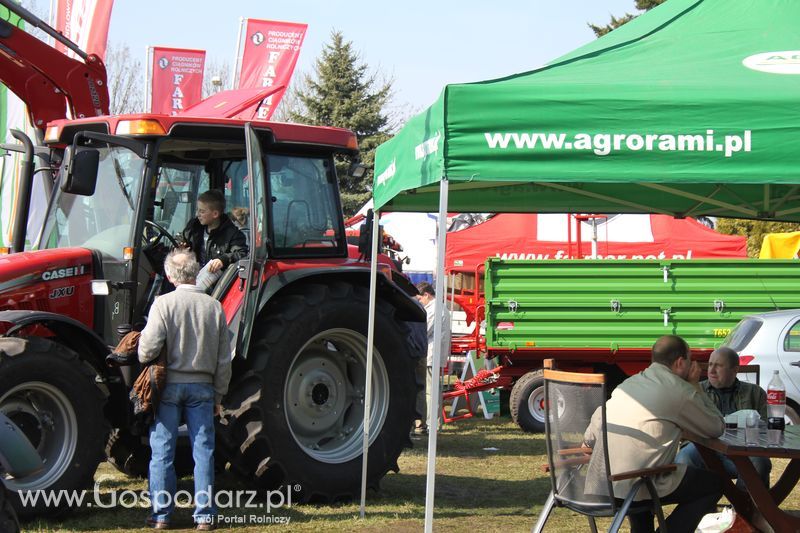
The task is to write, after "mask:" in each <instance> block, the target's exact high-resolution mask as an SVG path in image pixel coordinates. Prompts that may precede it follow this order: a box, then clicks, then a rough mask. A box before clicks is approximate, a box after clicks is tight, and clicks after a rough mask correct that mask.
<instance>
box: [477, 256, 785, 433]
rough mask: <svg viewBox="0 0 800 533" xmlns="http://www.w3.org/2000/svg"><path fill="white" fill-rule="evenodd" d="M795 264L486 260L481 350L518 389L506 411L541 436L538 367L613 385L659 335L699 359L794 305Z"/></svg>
mask: <svg viewBox="0 0 800 533" xmlns="http://www.w3.org/2000/svg"><path fill="white" fill-rule="evenodd" d="M799 278H800V263H798V262H797V261H793V260H742V259H737V260H725V259H714V260H712V259H709V260H663V261H648V260H642V261H605V260H569V261H558V260H553V261H546V260H545V261H524V260H502V259H497V258H490V259H489V260H488V261H487V262H486V278H485V306H486V307H485V314H486V352H487V356H488V357H499V358H500V360H501V362H502V364H503V372H502V373H501V376H505V377H511V379H512V380H514V381H515V383H514V386H513V388H512V391H511V398H510V409H511V413H512V416H513V417H514V419H515V421H516V422H517V423H518V424H519V425H520V426H521V427H522V428H523V429H525V430H527V431H541V430H543V429H544V410H543V390H542V376H541V367H542V361H543V360H544V359H546V358H554V359H556V362H557V363H556V364H557V366H558V367H559V368H562V369H575V370H584V371H593V372H604V373H606V375H607V376H609V379H610V381H611V382H612V385H615V384H617V383H619V382H620V381H622V380H623V379H624V378H625V377H626V376H628V375H631V374H633V373H635V372H637V371H639V370H641V369H642V368H644V367H645V366H647V365H648V364H649V362H650V346H652V344H653V342H654V341H655V340H656V339H657V338H658V337H660V336H662V335H668V334H674V335H680V336H681V337H683V338H685V339H686V340H687V342H688V343H689V345H690V346H691V347H692V350H693V352H694V355H695V357H697V358H699V359H704V358H707V357H708V354H709V353H710V352H711V350H713V349H714V348H715V347H717V346H719V345H720V344H721V343H722V341H723V340H724V339H725V337H726V336H727V335H728V333H730V331H731V329H732V328H733V327H734V326H735V325H736V323H737V322H738V321H739V320H740V319H741V318H742V317H743V316H745V315H749V314H754V313H762V312H766V311H774V310H778V309H790V308H796V307H800V283H798V279H799Z"/></svg>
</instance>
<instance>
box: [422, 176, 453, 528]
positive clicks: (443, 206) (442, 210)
mask: <svg viewBox="0 0 800 533" xmlns="http://www.w3.org/2000/svg"><path fill="white" fill-rule="evenodd" d="M447 191H448V187H447V178H442V181H440V182H439V228H438V232H437V236H436V279H435V280H434V281H435V282H436V303H435V307H434V313H435V315H434V320H433V324H434V326H433V366H432V368H431V373H432V375H433V376H438V375H439V372H440V371H441V366H442V365H441V362H440V359H441V355H442V354H441V353H440V352H441V351H442V333H443V332H442V326H443V324H442V316H443V313H444V312H446V308H445V306H444V296H445V291H446V290H447V289H446V287H447V283H446V281H445V277H444V252H445V248H446V246H447ZM431 388H432V389H433V390H432V391H431V404H430V405H429V406H428V410H429V413H430V424H429V425H428V430H429V431H430V434H429V437H428V469H427V474H426V481H427V485H426V488H425V533H432V531H433V496H434V487H435V482H436V438H437V435H438V433H439V423H438V422H439V419H438V417H439V395H440V390H439V380H438V379H432V380H431Z"/></svg>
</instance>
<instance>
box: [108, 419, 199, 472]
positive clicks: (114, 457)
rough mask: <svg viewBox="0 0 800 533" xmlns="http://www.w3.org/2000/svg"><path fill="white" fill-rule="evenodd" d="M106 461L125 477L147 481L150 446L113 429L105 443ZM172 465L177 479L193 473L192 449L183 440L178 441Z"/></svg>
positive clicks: (123, 431) (136, 436)
mask: <svg viewBox="0 0 800 533" xmlns="http://www.w3.org/2000/svg"><path fill="white" fill-rule="evenodd" d="M106 459H107V460H108V462H109V463H111V466H113V467H114V468H116V469H117V470H119V471H120V472H122V473H123V474H125V475H126V476H130V477H134V478H142V479H147V477H148V474H149V473H150V446H148V445H147V444H145V443H144V442H142V439H141V437H139V436H138V435H133V434H131V433H130V432H129V431H128V430H126V429H120V428H115V429H113V430H112V431H111V435H109V437H108V441H107V442H106ZM173 464H174V465H175V475H176V476H177V477H178V478H182V477H186V476H190V475H192V473H193V472H194V460H193V459H192V448H191V445H190V444H189V443H188V442H184V439H179V440H178V446H177V448H176V450H175V461H174V463H173Z"/></svg>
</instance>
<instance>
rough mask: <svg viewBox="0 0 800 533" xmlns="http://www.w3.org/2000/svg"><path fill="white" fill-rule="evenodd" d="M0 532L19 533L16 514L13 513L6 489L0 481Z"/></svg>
mask: <svg viewBox="0 0 800 533" xmlns="http://www.w3.org/2000/svg"><path fill="white" fill-rule="evenodd" d="M0 531H3V532H4V533H5V532H7V533H19V521H17V513H15V512H14V506H13V505H11V498H10V497H9V495H8V489H6V487H5V485H3V482H2V481H0Z"/></svg>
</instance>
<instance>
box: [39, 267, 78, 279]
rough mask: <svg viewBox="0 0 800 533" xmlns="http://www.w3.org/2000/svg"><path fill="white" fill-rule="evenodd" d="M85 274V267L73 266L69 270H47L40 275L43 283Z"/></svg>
mask: <svg viewBox="0 0 800 533" xmlns="http://www.w3.org/2000/svg"><path fill="white" fill-rule="evenodd" d="M84 272H86V265H80V266H74V267H69V268H58V269H56V270H48V271H47V272H43V273H42V279H43V280H44V281H50V280H53V279H62V278H71V277H73V276H80V275H82V274H83V273H84Z"/></svg>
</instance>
